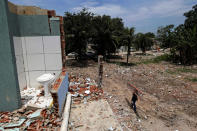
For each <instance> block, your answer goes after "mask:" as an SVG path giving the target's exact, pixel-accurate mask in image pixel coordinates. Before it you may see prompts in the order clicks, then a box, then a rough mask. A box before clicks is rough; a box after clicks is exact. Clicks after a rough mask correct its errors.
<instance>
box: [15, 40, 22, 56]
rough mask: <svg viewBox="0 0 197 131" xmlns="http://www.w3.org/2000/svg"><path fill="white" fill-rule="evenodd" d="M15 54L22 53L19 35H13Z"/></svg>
mask: <svg viewBox="0 0 197 131" xmlns="http://www.w3.org/2000/svg"><path fill="white" fill-rule="evenodd" d="M13 42H14V51H15V55H22V52H23V50H22V41H21V37H13Z"/></svg>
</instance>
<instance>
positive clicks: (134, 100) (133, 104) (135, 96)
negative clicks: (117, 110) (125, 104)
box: [131, 90, 138, 113]
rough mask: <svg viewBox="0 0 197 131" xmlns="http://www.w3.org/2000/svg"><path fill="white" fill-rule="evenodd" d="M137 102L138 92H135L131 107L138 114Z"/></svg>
mask: <svg viewBox="0 0 197 131" xmlns="http://www.w3.org/2000/svg"><path fill="white" fill-rule="evenodd" d="M137 100H138V91H137V90H134V92H133V96H132V99H131V107H132V108H133V110H134V112H135V113H137V110H136V105H135V103H136V101H137Z"/></svg>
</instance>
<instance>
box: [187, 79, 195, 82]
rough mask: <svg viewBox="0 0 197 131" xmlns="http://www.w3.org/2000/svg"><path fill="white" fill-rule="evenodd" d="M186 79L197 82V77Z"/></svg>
mask: <svg viewBox="0 0 197 131" xmlns="http://www.w3.org/2000/svg"><path fill="white" fill-rule="evenodd" d="M186 79H187V80H189V81H191V82H197V78H186Z"/></svg>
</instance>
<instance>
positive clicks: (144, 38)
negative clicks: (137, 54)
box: [134, 32, 154, 53]
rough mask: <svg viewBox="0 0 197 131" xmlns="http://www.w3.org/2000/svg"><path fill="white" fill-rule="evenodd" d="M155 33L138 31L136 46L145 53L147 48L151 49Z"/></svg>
mask: <svg viewBox="0 0 197 131" xmlns="http://www.w3.org/2000/svg"><path fill="white" fill-rule="evenodd" d="M153 38H154V34H153V33H150V32H149V33H146V34H143V33H138V34H136V36H135V42H134V47H135V48H136V49H137V50H139V49H141V50H142V52H143V53H146V50H148V49H150V48H151V46H152V45H153Z"/></svg>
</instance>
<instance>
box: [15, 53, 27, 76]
mask: <svg viewBox="0 0 197 131" xmlns="http://www.w3.org/2000/svg"><path fill="white" fill-rule="evenodd" d="M15 58H16V67H17V72H18V73H24V72H25V67H24V63H23V56H22V55H18V56H15Z"/></svg>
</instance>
